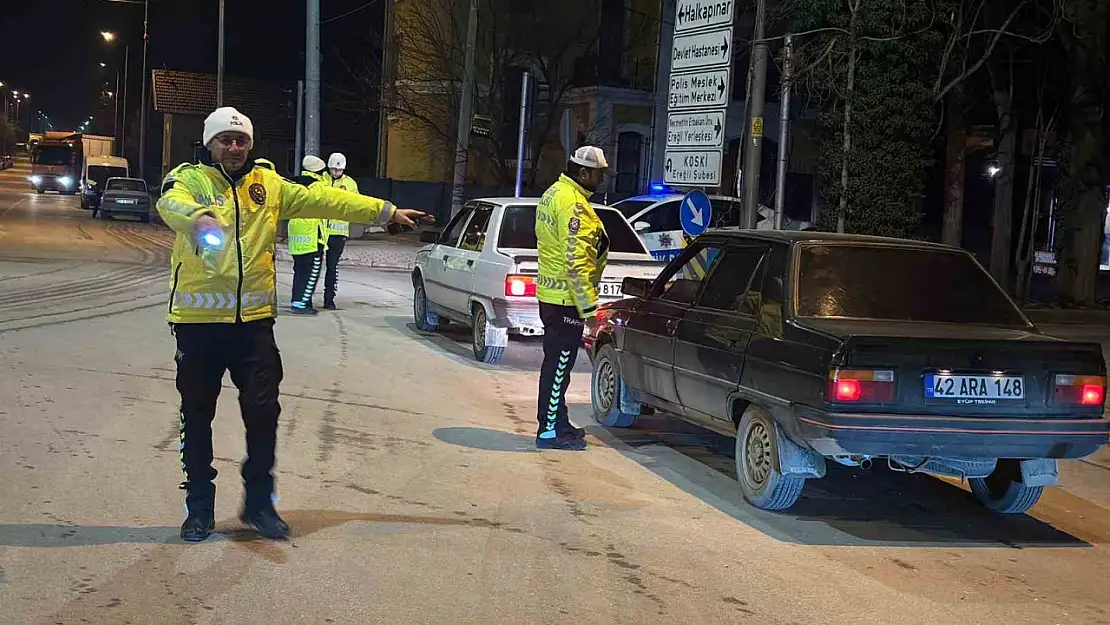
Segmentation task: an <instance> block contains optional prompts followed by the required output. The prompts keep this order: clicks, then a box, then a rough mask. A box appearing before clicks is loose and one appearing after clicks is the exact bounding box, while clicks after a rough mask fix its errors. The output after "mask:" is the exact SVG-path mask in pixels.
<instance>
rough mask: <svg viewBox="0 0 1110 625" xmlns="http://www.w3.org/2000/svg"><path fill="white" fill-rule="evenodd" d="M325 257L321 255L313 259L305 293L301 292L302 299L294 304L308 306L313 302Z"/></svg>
mask: <svg viewBox="0 0 1110 625" xmlns="http://www.w3.org/2000/svg"><path fill="white" fill-rule="evenodd" d="M322 261H323V258H322V257H321V256H319V255H317V256H316V258H313V259H312V273H310V274H308V282H306V283H305V285H304V293H301V297H300V299H298V300H297V301H296V302H294V305H297V304H300V306H299V307H307V306H308V305H309V304H310V303H312V295H313V294H314V293H316V282H317V281H318V280H319V279H320V265H321V263H322Z"/></svg>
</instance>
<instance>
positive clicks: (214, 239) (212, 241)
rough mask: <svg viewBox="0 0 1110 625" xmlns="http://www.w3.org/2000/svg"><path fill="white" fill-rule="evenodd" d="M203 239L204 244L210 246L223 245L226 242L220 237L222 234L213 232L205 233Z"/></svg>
mask: <svg viewBox="0 0 1110 625" xmlns="http://www.w3.org/2000/svg"><path fill="white" fill-rule="evenodd" d="M201 240H203V241H204V244H205V245H207V246H208V247H216V248H218V247H220V246H221V245H223V242H224V241H223V239H221V238H220V235H218V234H212V233H211V232H208V233H205V235H204V236H203V237H201Z"/></svg>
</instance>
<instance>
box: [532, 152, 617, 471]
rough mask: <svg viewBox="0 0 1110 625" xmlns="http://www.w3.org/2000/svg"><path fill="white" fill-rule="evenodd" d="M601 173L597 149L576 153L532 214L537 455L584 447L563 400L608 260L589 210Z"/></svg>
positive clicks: (604, 237)
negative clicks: (537, 324)
mask: <svg viewBox="0 0 1110 625" xmlns="http://www.w3.org/2000/svg"><path fill="white" fill-rule="evenodd" d="M608 168H609V163H608V162H607V161H606V160H605V154H604V153H603V152H602V151H601V148H595V147H592V146H585V147H581V148H578V150H577V151H575V153H574V155H573V156H571V157H570V161H569V162H568V163H567V169H566V173H564V174H563V175H561V176H559V180H558V181H556V182H555V184H553V185H551V187H550V188H549V189H548V190H547V192H545V193H544V194H543V197H542V198H541V199H540V202H539V205H538V206H537V207H536V241H537V248H538V252H539V257H540V261H539V272H538V273H539V275H538V276H536V299H538V300H539V302H540V319H541V320H542V321H543V365H542V367H541V368H540V392H539V399H538V402H539V406H538V409H537V412H538V414H537V419H538V421H539V431H538V432H537V434H536V446H537V447H538V448H540V449H562V450H576V451H577V450H583V449H585V448H586V440H585V431H584V430H582V429H581V428H576V427H574V426H572V425H571V423H570V419H569V418H568V415H567V401H566V395H567V386H568V385H569V384H570V369H572V368H573V367H574V361H575V360H576V359H577V358H578V348H579V347H580V345H581V343H582V331H583V328H584V325H585V320H586V319H587V318H589V317H592V316H593V315H594V313H595V312H596V311H597V288H598V284H599V283H600V281H601V274H602V273H603V272H604V271H605V263H606V260H607V258H608V253H609V236H608V235H607V234H606V233H605V226H604V225H603V224H602V223H601V218H599V217H598V216H597V213H596V212H595V211H594V209H593V206H591V205H590V196H591V195H593V194H594V192H595V191H597V190H598V188H599V187H600V186H601V185H602V183H603V182H605V172H606V170H607V169H608Z"/></svg>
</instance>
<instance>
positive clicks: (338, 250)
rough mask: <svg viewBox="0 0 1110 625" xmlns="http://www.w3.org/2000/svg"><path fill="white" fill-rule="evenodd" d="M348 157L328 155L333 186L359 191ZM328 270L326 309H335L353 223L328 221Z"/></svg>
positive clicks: (339, 154) (336, 220)
mask: <svg viewBox="0 0 1110 625" xmlns="http://www.w3.org/2000/svg"><path fill="white" fill-rule="evenodd" d="M346 171H347V157H346V156H344V155H343V154H342V153H340V152H335V153H333V154H332V155H331V156H329V157H328V174H329V176H330V178H331V186H333V187H337V188H340V189H344V190H346V191H350V192H352V193H358V183H357V182H355V179H354V178H351V177H350V176H348V175H347V174H346ZM327 231H328V245H327V272H326V273H325V274H324V309H325V310H335V308H336V306H335V293H336V291H337V290H338V288H339V259H341V258H342V257H343V248H344V247H346V246H347V237H349V236H351V224H350V223H349V222H346V221H343V220H340V219H329V220H328V223H327Z"/></svg>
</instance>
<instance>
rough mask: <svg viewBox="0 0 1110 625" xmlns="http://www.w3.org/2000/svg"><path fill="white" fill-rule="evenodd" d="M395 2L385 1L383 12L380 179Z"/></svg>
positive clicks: (380, 175) (386, 134)
mask: <svg viewBox="0 0 1110 625" xmlns="http://www.w3.org/2000/svg"><path fill="white" fill-rule="evenodd" d="M393 2H394V0H385V2H383V3H382V4H384V5H385V7H384V9H383V11H384V13H385V15H384V20H383V22H384V27H383V28H382V71H381V84H379V85H378V161H377V165H378V178H385V174H386V158H387V157H388V153H389V145H388V141H389V104H390V101H389V97H388V96H387V95H386V93H387V92H388V88H387V87H386V85H391V84H393V81H392V74H393V71H392V67H393V65H392V63H393V61H392V59H393V56H392V47H393Z"/></svg>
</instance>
